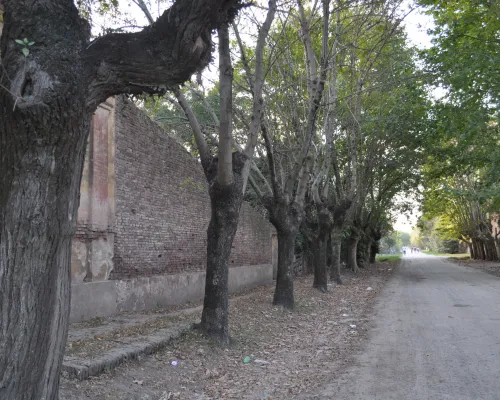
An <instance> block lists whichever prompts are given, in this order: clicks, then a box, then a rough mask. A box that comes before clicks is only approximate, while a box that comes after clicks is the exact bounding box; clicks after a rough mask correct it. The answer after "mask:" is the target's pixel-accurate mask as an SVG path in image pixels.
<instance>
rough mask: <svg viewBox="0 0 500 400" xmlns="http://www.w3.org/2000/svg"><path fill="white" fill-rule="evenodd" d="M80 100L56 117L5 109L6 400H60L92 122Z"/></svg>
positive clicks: (2, 292)
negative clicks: (73, 240)
mask: <svg viewBox="0 0 500 400" xmlns="http://www.w3.org/2000/svg"><path fill="white" fill-rule="evenodd" d="M2 97H3V98H2ZM79 100H81V98H80V99H78V98H75V99H74V100H73V103H72V104H71V103H69V102H61V108H58V109H56V108H52V109H51V110H50V111H48V110H46V109H44V108H43V107H38V108H37V109H22V110H21V109H16V111H13V108H11V107H4V111H3V115H2V118H1V122H0V148H1V149H2V157H1V158H0V159H1V164H0V170H1V171H2V173H1V174H0V188H1V189H0V227H1V228H0V313H1V316H0V318H1V319H0V326H1V327H2V328H1V331H0V349H2V350H1V354H0V398H2V399H19V400H23V399H56V398H57V393H58V388H59V374H60V368H61V363H62V358H63V355H64V348H65V344H66V336H67V329H68V317H69V310H70V279H71V276H70V262H71V238H72V235H73V233H74V229H75V223H76V219H77V211H78V205H79V189H80V179H81V174H82V168H83V160H84V155H85V148H86V140H87V134H88V130H89V121H90V116H88V115H84V112H83V109H84V106H83V105H82V103H81V101H79ZM5 101H6V100H5V94H4V93H2V91H1V90H0V103H3V104H5Z"/></svg>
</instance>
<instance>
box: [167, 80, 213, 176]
mask: <svg viewBox="0 0 500 400" xmlns="http://www.w3.org/2000/svg"><path fill="white" fill-rule="evenodd" d="M174 94H175V97H176V99H177V102H178V104H179V105H180V106H181V108H182V110H183V111H184V114H185V115H186V117H187V118H188V120H189V124H190V125H191V129H192V130H193V134H194V140H195V142H196V147H198V152H199V153H200V159H201V165H202V166H203V170H205V171H206V169H207V168H208V166H209V165H210V163H211V162H212V155H211V154H210V150H209V149H208V145H207V142H205V136H204V135H203V131H202V129H201V126H200V124H199V122H198V119H197V118H196V116H195V115H194V112H193V110H192V108H191V106H190V105H189V103H188V102H187V100H186V98H185V97H184V95H183V94H182V92H181V90H180V89H179V88H178V87H177V88H176V89H175V90H174Z"/></svg>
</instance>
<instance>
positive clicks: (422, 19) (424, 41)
mask: <svg viewBox="0 0 500 400" xmlns="http://www.w3.org/2000/svg"><path fill="white" fill-rule="evenodd" d="M404 25H405V29H406V33H407V34H408V39H409V41H410V42H411V43H413V44H414V45H415V46H416V47H418V48H419V49H425V48H429V47H430V46H431V38H430V36H429V35H428V34H427V30H428V29H431V28H432V27H433V23H432V17H430V16H428V15H425V14H423V13H422V12H421V11H420V10H419V9H416V10H414V11H413V12H412V13H410V14H409V15H408V16H407V17H406V18H405V21H404ZM419 216H420V213H419V212H418V204H417V203H415V206H414V209H413V212H412V214H411V215H407V214H399V215H398V217H397V219H396V222H395V223H394V225H393V228H394V229H395V230H397V231H402V232H408V233H410V232H411V230H412V228H413V227H414V226H415V225H416V223H417V219H418V217H419Z"/></svg>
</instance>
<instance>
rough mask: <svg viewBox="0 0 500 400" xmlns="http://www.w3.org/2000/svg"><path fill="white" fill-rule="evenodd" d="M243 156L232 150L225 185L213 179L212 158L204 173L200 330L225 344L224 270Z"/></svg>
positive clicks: (235, 221) (234, 222)
mask: <svg viewBox="0 0 500 400" xmlns="http://www.w3.org/2000/svg"><path fill="white" fill-rule="evenodd" d="M244 160H245V156H244V155H242V154H241V153H233V182H232V183H231V184H230V185H228V186H223V185H221V184H219V182H218V181H217V179H216V171H217V169H218V168H217V167H216V165H213V164H216V163H217V160H214V162H213V164H212V166H211V168H210V169H209V171H208V172H207V176H209V177H210V179H209V183H210V190H209V193H210V201H211V208H212V215H211V219H210V224H209V226H208V230H207V273H206V280H205V297H204V301H203V312H202V316H201V329H202V330H203V331H204V332H205V333H206V334H207V335H208V336H211V337H213V338H215V339H216V340H217V341H218V342H219V343H220V344H228V343H229V340H230V338H229V326H228V273H229V267H228V263H229V257H230V255H231V248H232V245H233V240H234V236H235V235H236V230H237V228H238V219H239V214H240V209H241V204H242V202H243V179H242V176H241V172H242V170H243V166H244Z"/></svg>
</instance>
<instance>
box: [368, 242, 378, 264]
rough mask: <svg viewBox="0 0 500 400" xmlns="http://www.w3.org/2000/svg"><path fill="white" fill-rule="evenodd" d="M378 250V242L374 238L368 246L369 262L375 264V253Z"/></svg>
mask: <svg viewBox="0 0 500 400" xmlns="http://www.w3.org/2000/svg"><path fill="white" fill-rule="evenodd" d="M378 252H379V242H378V241H376V240H374V241H372V243H371V246H370V264H375V262H376V261H377V254H378Z"/></svg>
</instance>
